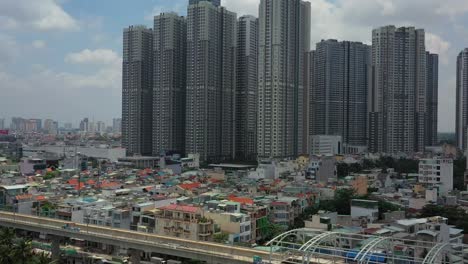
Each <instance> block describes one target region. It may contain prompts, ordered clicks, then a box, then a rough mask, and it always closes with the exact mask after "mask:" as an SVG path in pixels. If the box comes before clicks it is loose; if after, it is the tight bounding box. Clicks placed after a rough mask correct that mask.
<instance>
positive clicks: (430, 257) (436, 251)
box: [422, 243, 452, 264]
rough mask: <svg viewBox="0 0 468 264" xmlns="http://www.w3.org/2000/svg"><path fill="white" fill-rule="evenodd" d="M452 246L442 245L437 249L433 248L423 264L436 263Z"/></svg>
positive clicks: (438, 245) (436, 247)
mask: <svg viewBox="0 0 468 264" xmlns="http://www.w3.org/2000/svg"><path fill="white" fill-rule="evenodd" d="M451 247H452V245H451V244H450V243H440V244H437V245H436V246H435V247H433V248H432V249H431V250H430V251H429V252H428V253H427V255H426V257H425V258H424V260H423V262H422V264H433V263H435V260H436V259H437V257H439V256H440V254H441V253H442V252H443V250H445V249H450V248H451Z"/></svg>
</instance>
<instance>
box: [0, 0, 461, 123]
mask: <svg viewBox="0 0 468 264" xmlns="http://www.w3.org/2000/svg"><path fill="white" fill-rule="evenodd" d="M187 2H188V0H173V1H166V0H140V1H125V0H114V1H112V4H109V2H108V1H95V0H79V1H78V0H66V1H62V0H35V1H28V0H15V1H1V2H0V91H1V96H0V113H1V114H0V118H5V119H6V121H7V124H8V123H9V121H10V119H11V117H13V116H19V117H24V118H43V119H45V118H51V119H55V120H58V121H59V122H61V123H64V122H72V123H73V124H74V125H75V126H76V125H77V124H78V122H79V120H80V119H82V118H83V117H89V118H90V119H94V120H96V121H98V120H102V121H105V122H106V123H110V122H111V120H112V118H115V117H120V115H121V78H122V73H121V68H122V65H121V63H122V30H123V28H124V27H127V26H128V25H132V24H145V25H147V26H149V27H151V26H152V17H153V15H155V14H159V13H160V12H167V11H175V12H178V13H180V14H185V12H186V6H187ZM310 2H311V6H312V11H311V17H312V30H311V38H312V44H313V45H312V48H314V47H315V43H316V42H318V41H320V40H321V39H329V38H333V39H339V40H350V41H361V42H364V43H369V44H370V42H371V41H370V38H371V31H372V29H373V28H376V27H379V26H383V25H388V24H393V25H396V26H415V27H417V28H424V29H425V31H426V49H427V50H428V51H430V52H433V53H438V54H439V55H440V65H439V67H440V68H439V131H440V132H452V131H454V126H455V113H454V111H455V84H456V72H455V69H456V57H457V55H458V53H459V52H460V51H461V50H462V49H463V48H465V47H468V32H467V31H466V30H465V27H464V25H466V24H468V1H466V0H447V1H439V0H412V1H405V0H311V1H310ZM222 4H223V5H224V6H226V7H227V8H228V9H229V10H231V11H234V12H237V14H238V16H241V15H244V14H251V15H255V16H257V13H258V4H259V0H223V1H222Z"/></svg>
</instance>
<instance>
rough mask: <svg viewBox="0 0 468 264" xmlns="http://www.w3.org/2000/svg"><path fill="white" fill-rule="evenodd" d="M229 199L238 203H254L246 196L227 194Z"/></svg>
mask: <svg viewBox="0 0 468 264" xmlns="http://www.w3.org/2000/svg"><path fill="white" fill-rule="evenodd" d="M229 201H231V202H236V203H240V204H254V201H253V200H252V199H251V198H248V197H236V196H234V195H230V196H229Z"/></svg>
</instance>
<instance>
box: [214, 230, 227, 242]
mask: <svg viewBox="0 0 468 264" xmlns="http://www.w3.org/2000/svg"><path fill="white" fill-rule="evenodd" d="M213 240H214V242H216V243H225V242H226V241H228V240H229V234H228V233H226V232H221V233H218V234H214V235H213Z"/></svg>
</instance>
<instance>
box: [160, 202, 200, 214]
mask: <svg viewBox="0 0 468 264" xmlns="http://www.w3.org/2000/svg"><path fill="white" fill-rule="evenodd" d="M159 209H161V210H169V211H179V212H184V213H196V212H198V210H199V209H200V208H199V207H195V206H189V205H177V204H171V205H168V206H164V207H161V208H159Z"/></svg>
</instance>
